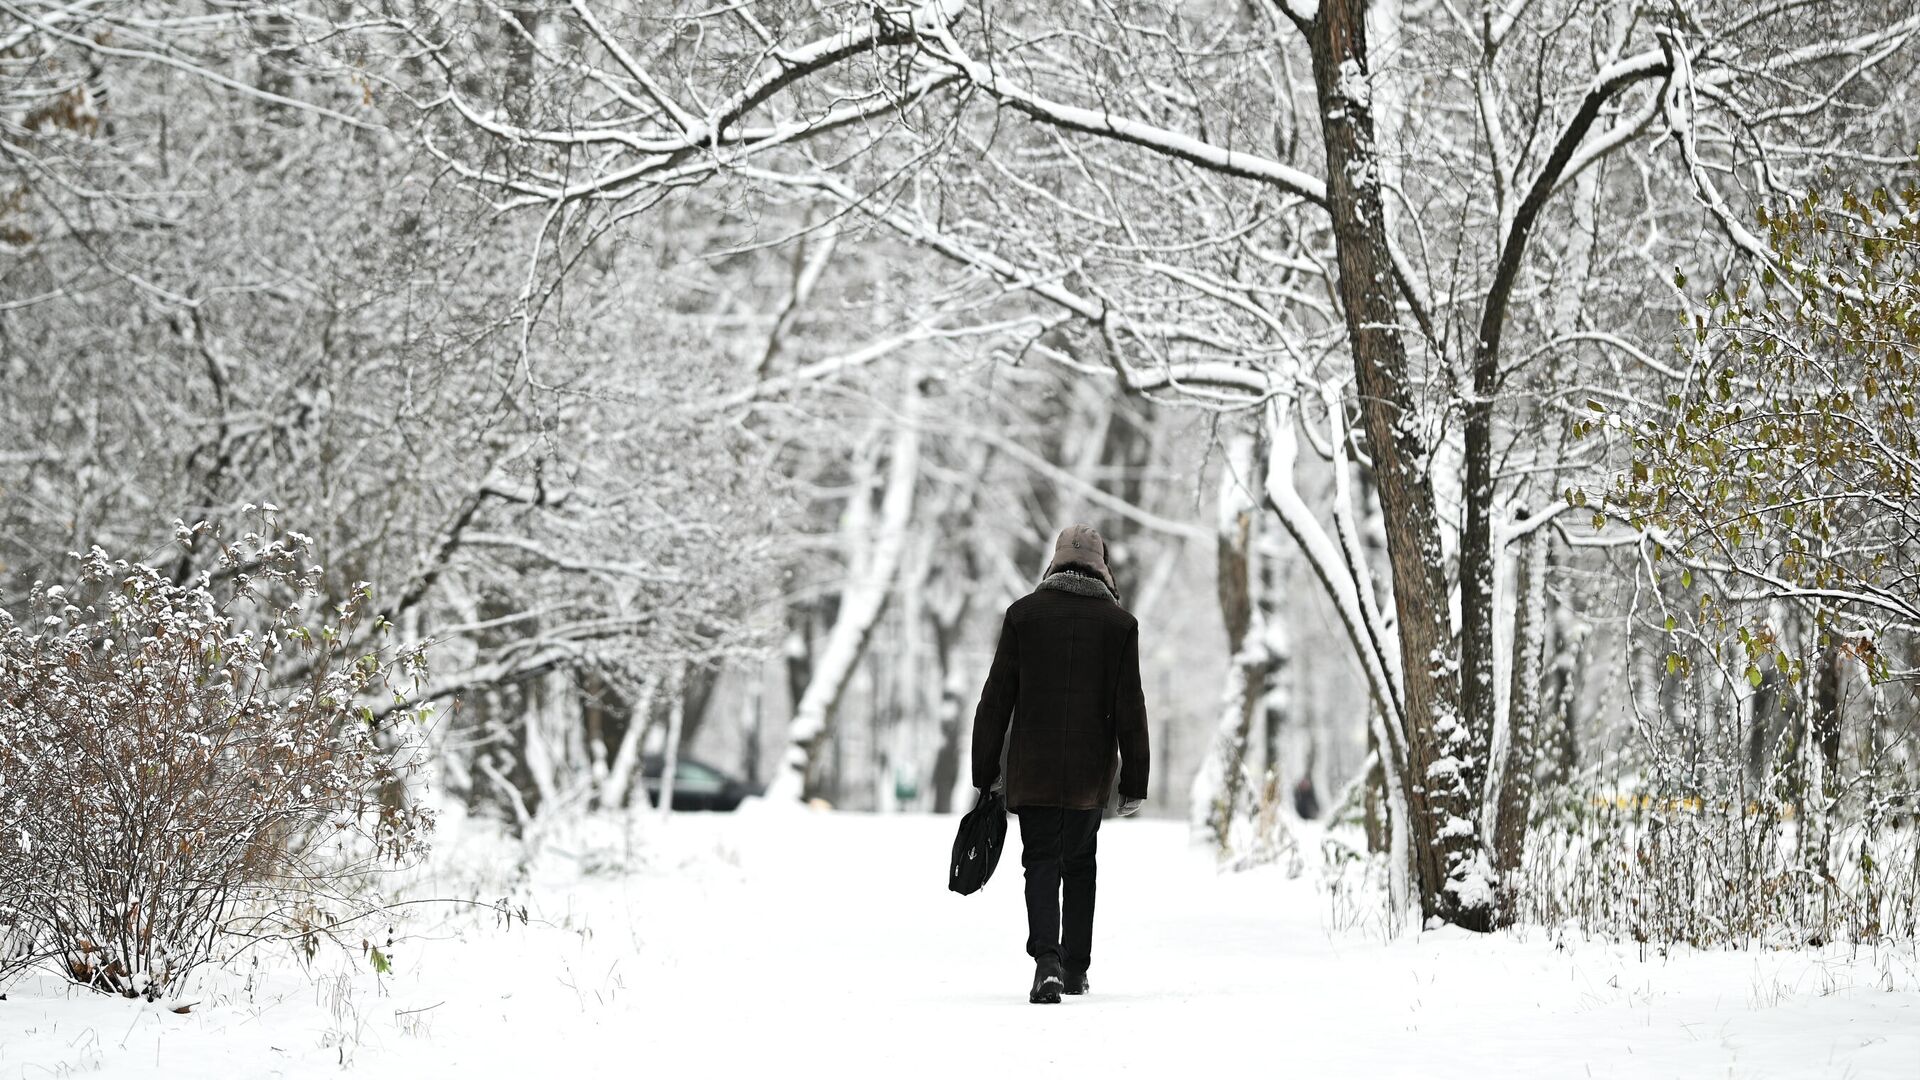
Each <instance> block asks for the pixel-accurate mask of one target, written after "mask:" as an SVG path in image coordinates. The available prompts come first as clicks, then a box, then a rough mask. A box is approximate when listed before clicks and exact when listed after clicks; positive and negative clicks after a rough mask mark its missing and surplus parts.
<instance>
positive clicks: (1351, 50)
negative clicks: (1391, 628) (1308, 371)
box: [1307, 0, 1494, 930]
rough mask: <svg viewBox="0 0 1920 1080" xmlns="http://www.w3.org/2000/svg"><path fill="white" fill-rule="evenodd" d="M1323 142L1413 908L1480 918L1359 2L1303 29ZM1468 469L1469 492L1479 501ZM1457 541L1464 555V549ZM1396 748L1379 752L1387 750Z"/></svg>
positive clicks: (1478, 923) (1346, 1) (1480, 895)
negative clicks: (1389, 590)
mask: <svg viewBox="0 0 1920 1080" xmlns="http://www.w3.org/2000/svg"><path fill="white" fill-rule="evenodd" d="M1307 36H1308V40H1309V43H1310V45H1311V51H1312V54H1313V75H1314V87H1315V91H1316V95H1317V98H1318V106H1319V107H1318V114H1319V117H1320V121H1321V133H1322V136H1323V139H1324V142H1325V146H1326V155H1327V165H1326V173H1327V208H1328V213H1329V216H1330V217H1331V218H1332V222H1333V234H1334V241H1335V249H1336V254H1337V262H1338V265H1339V274H1338V277H1337V286H1338V292H1339V294H1340V299H1341V307H1342V308H1343V311H1344V314H1345V317H1346V325H1347V338H1348V348H1349V350H1350V352H1351V355H1352V358H1353V367H1354V376H1355V383H1356V386H1357V389H1358V391H1359V397H1360V403H1361V408H1360V411H1361V419H1362V422H1363V426H1364V428H1365V430H1366V435H1367V447H1368V450H1369V452H1370V453H1371V454H1372V456H1373V462H1374V471H1375V475H1376V477H1377V478H1378V481H1379V486H1380V502H1381V506H1382V508H1383V509H1384V510H1385V512H1386V519H1387V550H1388V555H1389V559H1388V561H1389V563H1390V564H1391V567H1392V571H1393V596H1394V602H1395V604H1396V606H1397V608H1398V620H1397V627H1398V631H1399V637H1400V652H1401V656H1402V657H1403V658H1404V662H1403V665H1402V672H1401V676H1402V679H1403V681H1404V685H1405V694H1406V696H1405V699H1404V714H1403V715H1404V717H1405V720H1404V724H1405V731H1404V736H1405V739H1406V742H1407V747H1408V756H1407V766H1408V768H1407V772H1406V774H1405V775H1403V776H1402V777H1401V778H1400V781H1401V784H1402V788H1403V791H1402V794H1403V796H1404V798H1405V799H1406V802H1407V806H1408V811H1409V815H1410V819H1409V826H1410V837H1411V847H1412V857H1413V861H1414V864H1415V866H1416V867H1417V868H1418V881H1419V886H1420V888H1419V893H1420V904H1421V912H1422V914H1423V915H1425V916H1427V917H1438V918H1440V919H1442V920H1444V921H1446V922H1451V923H1455V924H1458V925H1460V926H1464V927H1467V928H1469V929H1475V930H1485V929H1488V928H1490V927H1491V926H1492V925H1493V899H1494V898H1493V885H1492V880H1491V879H1492V866H1491V863H1490V861H1489V859H1488V857H1487V849H1486V844H1485V842H1484V838H1483V835H1482V833H1481V830H1480V827H1479V821H1478V818H1479V814H1478V801H1479V799H1478V795H1479V783H1478V781H1479V773H1480V760H1481V755H1482V754H1484V744H1481V745H1476V741H1475V738H1474V733H1473V731H1472V730H1471V728H1470V726H1469V724H1468V723H1467V718H1466V717H1465V716H1463V715H1462V713H1461V708H1460V704H1461V696H1460V653H1459V647H1458V646H1457V645H1456V644H1455V642H1454V636H1453V628H1452V625H1451V620H1450V618H1449V616H1448V596H1449V589H1448V587H1447V581H1446V571H1445V565H1444V562H1443V560H1442V551H1441V542H1440V522H1439V514H1438V512H1437V508H1436V506H1435V503H1434V497H1433V489H1432V487H1431V481H1430V476H1429V470H1428V465H1429V448H1428V447H1427V445H1426V442H1425V437H1424V435H1423V433H1422V430H1421V424H1420V423H1419V417H1420V410H1419V403H1418V401H1417V400H1416V399H1415V397H1414V393H1413V383H1414V380H1413V378H1412V371H1411V366H1410V364H1409V361H1408V355H1407V346H1406V342H1405V340H1404V336H1403V331H1402V329H1401V326H1400V321H1399V320H1400V315H1399V312H1398V311H1397V310H1396V301H1395V296H1394V282H1395V280H1396V271H1395V268H1394V265H1393V259H1392V254H1391V249H1390V247H1389V244H1388V237H1387V233H1386V223H1385V218H1384V210H1383V207H1382V200H1381V187H1380V172H1379V167H1380V166H1379V161H1378V157H1377V153H1376V150H1375V147H1374V144H1373V117H1372V112H1371V105H1370V92H1369V89H1368V82H1367V78H1368V74H1367V72H1368V69H1367V31H1366V5H1365V3H1364V2H1362V0H1326V2H1324V3H1322V4H1321V5H1320V9H1319V12H1318V14H1317V15H1316V17H1315V18H1314V20H1313V23H1312V25H1311V27H1310V28H1309V32H1308V35H1307ZM1472 488H1473V484H1472V481H1471V477H1470V478H1469V489H1470V490H1469V497H1468V502H1469V504H1470V505H1471V503H1472V502H1473V494H1472ZM1471 554H1472V553H1470V552H1467V551H1465V550H1463V551H1462V559H1463V561H1464V560H1467V559H1470V558H1471ZM1392 756H1393V755H1392V754H1391V753H1389V754H1386V755H1383V758H1382V760H1383V761H1384V760H1387V759H1390V758H1391V757H1392Z"/></svg>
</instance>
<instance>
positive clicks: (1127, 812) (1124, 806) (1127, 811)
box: [1120, 799, 1141, 817]
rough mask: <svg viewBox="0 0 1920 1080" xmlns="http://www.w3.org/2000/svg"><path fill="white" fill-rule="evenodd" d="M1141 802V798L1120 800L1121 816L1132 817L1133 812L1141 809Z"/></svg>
mask: <svg viewBox="0 0 1920 1080" xmlns="http://www.w3.org/2000/svg"><path fill="white" fill-rule="evenodd" d="M1140 802H1141V800H1139V799H1121V800H1120V816H1121V817H1132V816H1133V812H1134V811H1136V810H1138V809H1140Z"/></svg>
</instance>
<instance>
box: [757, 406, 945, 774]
mask: <svg viewBox="0 0 1920 1080" xmlns="http://www.w3.org/2000/svg"><path fill="white" fill-rule="evenodd" d="M913 382H914V377H913V376H911V375H910V376H909V378H908V384H909V388H908V391H907V399H906V403H905V406H904V408H903V410H902V411H903V413H904V414H905V415H903V417H902V418H901V422H900V424H899V426H898V427H896V428H895V429H894V437H893V444H892V449H891V460H890V461H889V463H888V467H887V479H886V491H885V494H884V495H883V496H882V497H881V505H880V518H879V521H878V523H877V528H876V530H875V535H873V536H871V537H864V538H863V537H860V536H854V537H853V538H852V539H853V542H854V544H855V545H856V553H857V554H860V555H861V557H860V558H858V559H856V560H855V561H854V565H853V566H851V567H850V568H849V570H850V575H851V576H850V577H849V580H848V582H847V586H846V588H845V590H844V591H842V593H841V595H840V609H839V611H838V613H837V614H836V615H835V617H834V620H833V627H832V628H831V629H830V630H828V631H827V639H826V642H825V644H824V645H822V646H821V647H820V650H819V652H818V653H817V654H816V655H815V656H814V662H813V665H812V676H811V678H810V679H809V680H808V682H807V688H806V690H805V692H803V693H802V694H801V696H800V701H799V703H798V704H797V705H796V706H795V708H794V714H793V723H792V726H791V727H790V728H789V730H788V732H787V749H786V752H785V753H784V754H783V755H782V756H781V760H780V763H779V765H778V766H777V771H776V772H775V774H774V777H773V782H772V783H771V784H770V785H768V787H767V799H768V801H769V802H772V803H779V802H798V801H799V800H801V799H802V798H804V797H805V796H806V793H807V776H808V774H809V773H810V772H811V771H812V767H813V760H814V755H815V754H816V753H817V752H818V751H819V749H820V746H821V745H822V744H823V743H824V742H825V741H826V736H827V732H828V725H829V723H830V722H831V720H832V716H833V709H834V706H835V705H836V704H837V703H838V702H839V700H840V693H841V691H842V690H844V689H845V688H846V685H847V681H848V679H850V678H851V677H852V676H853V671H854V668H855V667H856V666H857V665H858V664H859V662H860V657H861V655H862V654H863V653H864V652H865V651H866V645H867V639H868V636H869V635H871V634H872V632H873V628H874V625H875V624H876V623H878V622H879V621H880V614H881V612H882V611H883V610H885V608H886V604H887V597H888V595H889V593H890V592H891V591H892V587H893V578H894V574H895V572H896V571H897V570H898V569H899V567H900V556H901V553H902V551H903V550H904V549H905V547H906V541H907V525H908V522H909V519H910V518H911V516H912V513H913V497H914V489H915V487H917V486H918V484H919V469H920V429H919V390H918V388H917V387H916V386H914V385H913ZM854 498H855V499H856V500H860V501H864V500H866V499H867V498H868V496H867V495H866V493H865V492H864V491H861V492H856V493H855V494H854ZM849 517H856V518H857V517H858V515H854V514H852V513H851V511H850V512H849ZM863 541H864V551H863V552H862V551H859V550H858V549H859V548H860V547H861V545H862V544H863Z"/></svg>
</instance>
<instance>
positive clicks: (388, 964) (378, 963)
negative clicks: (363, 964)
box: [369, 949, 393, 975]
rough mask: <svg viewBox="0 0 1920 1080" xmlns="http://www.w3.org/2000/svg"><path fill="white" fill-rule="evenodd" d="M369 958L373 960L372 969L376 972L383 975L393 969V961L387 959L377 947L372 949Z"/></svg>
mask: <svg viewBox="0 0 1920 1080" xmlns="http://www.w3.org/2000/svg"><path fill="white" fill-rule="evenodd" d="M369 959H371V960H372V961H373V970H374V971H375V972H377V973H378V974H381V975H385V974H386V973H388V972H389V971H392V970H393V961H391V960H389V959H387V954H386V953H383V952H381V951H380V950H379V949H375V950H373V952H372V953H371V954H370V957H369Z"/></svg>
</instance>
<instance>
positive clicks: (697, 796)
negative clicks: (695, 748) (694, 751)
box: [640, 754, 767, 810]
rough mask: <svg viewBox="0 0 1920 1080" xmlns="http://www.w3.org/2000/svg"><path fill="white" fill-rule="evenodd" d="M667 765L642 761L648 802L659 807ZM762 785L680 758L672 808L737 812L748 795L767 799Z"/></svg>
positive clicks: (656, 758)
mask: <svg viewBox="0 0 1920 1080" xmlns="http://www.w3.org/2000/svg"><path fill="white" fill-rule="evenodd" d="M665 767H666V762H664V761H663V760H661V758H660V757H659V756H658V755H651V754H650V755H648V756H646V757H643V758H641V759H640V781H641V783H642V784H643V785H644V786H645V787H646V791H647V802H649V803H651V804H652V805H654V806H659V805H660V773H661V772H662V770H663V769H664V768H665ZM766 793H767V789H766V788H765V787H764V786H762V785H760V784H749V783H747V782H746V781H744V780H736V779H734V778H733V777H731V776H728V775H727V774H726V773H723V772H721V771H720V770H719V769H716V768H714V767H713V766H711V765H708V764H706V763H705V762H701V761H695V760H693V759H692V758H680V759H679V760H678V761H676V762H674V766H673V808H674V809H675V810H734V809H738V808H739V806H740V800H742V799H744V798H746V797H747V796H749V795H764V794H766Z"/></svg>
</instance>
